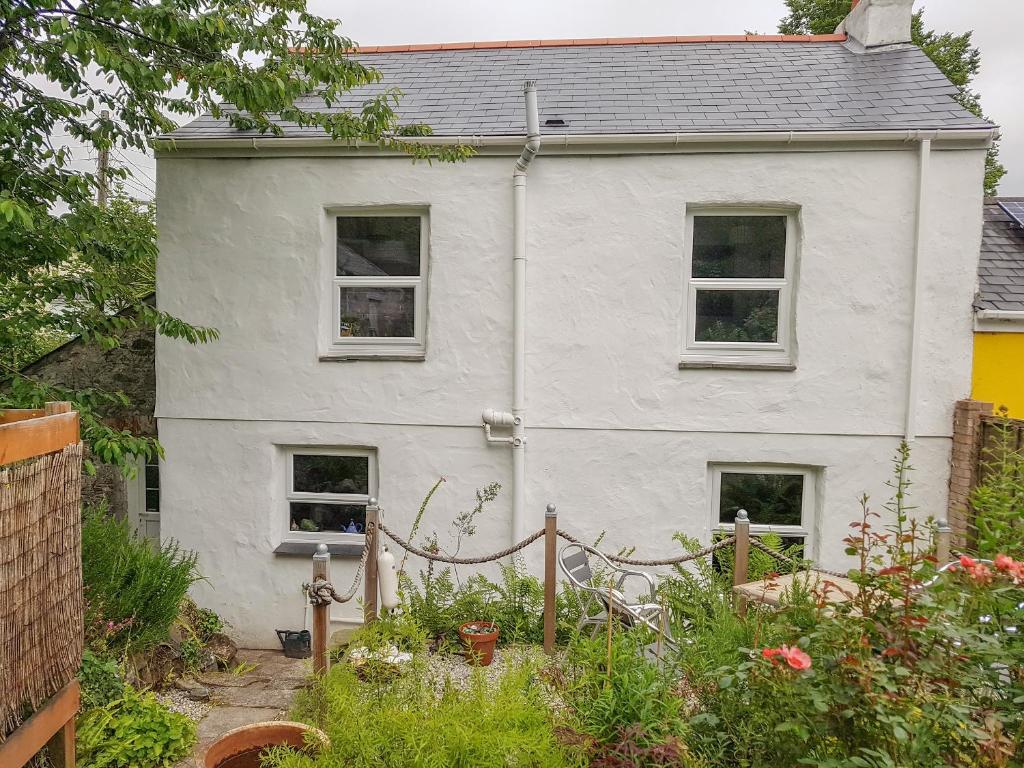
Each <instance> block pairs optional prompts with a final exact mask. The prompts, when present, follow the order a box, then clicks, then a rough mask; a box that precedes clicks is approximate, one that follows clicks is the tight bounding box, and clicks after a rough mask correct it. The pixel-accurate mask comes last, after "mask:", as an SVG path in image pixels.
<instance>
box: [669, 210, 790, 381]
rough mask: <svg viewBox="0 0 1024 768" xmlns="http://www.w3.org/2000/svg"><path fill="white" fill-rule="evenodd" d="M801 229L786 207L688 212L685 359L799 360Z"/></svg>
mask: <svg viewBox="0 0 1024 768" xmlns="http://www.w3.org/2000/svg"><path fill="white" fill-rule="evenodd" d="M794 230H795V226H794V221H793V216H792V215H789V214H786V213H780V212H779V211H749V210H719V211H705V210H700V211H698V212H695V213H691V214H690V215H688V216H687V228H686V232H687V236H686V239H687V245H686V249H687V297H686V329H685V337H686V340H685V345H684V350H683V361H684V363H686V362H687V361H689V362H691V363H698V364H699V363H700V362H706V363H709V364H714V363H720V364H730V363H733V364H737V365H743V364H762V365H767V366H769V367H771V366H777V367H791V365H792V355H791V344H790V339H791V335H792V325H793V318H792V304H793V301H792V295H793V271H794V266H793V262H794V252H795V240H796V238H795V233H794Z"/></svg>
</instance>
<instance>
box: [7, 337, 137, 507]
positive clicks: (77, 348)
mask: <svg viewBox="0 0 1024 768" xmlns="http://www.w3.org/2000/svg"><path fill="white" fill-rule="evenodd" d="M154 347H155V342H154V331H153V330H152V329H146V328H144V329H132V330H129V331H127V332H125V334H124V336H123V338H122V341H121V346H119V347H117V348H115V349H106V350H105V349H101V348H100V347H99V346H97V345H95V344H85V343H83V342H82V341H81V340H80V339H74V340H73V341H70V342H68V343H67V344H64V345H63V346H61V347H58V348H57V349H55V350H54V351H53V352H50V353H49V354H48V355H45V356H44V357H42V358H41V359H39V360H37V361H36V362H35V363H33V364H32V365H30V366H28V367H27V368H26V369H25V373H27V374H29V375H31V376H34V377H37V378H39V379H42V380H43V381H45V382H48V383H50V384H56V385H59V386H62V387H68V388H74V389H86V388H95V389H102V390H106V391H112V392H123V393H124V394H125V395H127V396H128V398H129V401H130V403H129V405H128V406H127V407H125V408H118V409H113V410H111V411H110V412H109V413H108V414H106V415H107V416H108V423H110V424H111V425H113V426H115V427H118V428H121V429H128V430H130V431H132V432H134V433H135V434H139V435H145V436H147V437H156V420H155V419H154V418H153V410H154V406H155V401H156V372H155V358H154ZM104 499H106V501H107V503H108V505H109V507H110V510H111V512H112V513H113V514H114V515H116V516H117V517H119V518H124V517H126V516H127V512H128V498H127V488H126V483H125V478H124V476H123V475H122V474H121V470H120V469H119V468H117V467H114V466H111V465H109V464H97V466H96V474H95V475H87V474H84V473H83V478H82V501H83V503H84V504H85V505H87V506H88V505H91V504H97V503H99V502H101V501H103V500H104Z"/></svg>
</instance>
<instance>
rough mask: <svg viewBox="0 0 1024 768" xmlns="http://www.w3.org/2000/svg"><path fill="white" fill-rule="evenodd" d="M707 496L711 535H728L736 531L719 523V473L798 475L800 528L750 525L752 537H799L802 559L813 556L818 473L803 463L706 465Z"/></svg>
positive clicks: (732, 526)
mask: <svg viewBox="0 0 1024 768" xmlns="http://www.w3.org/2000/svg"><path fill="white" fill-rule="evenodd" d="M708 470H709V472H710V494H709V500H708V501H709V504H708V506H709V507H710V516H711V530H712V532H718V533H725V534H727V535H732V533H733V532H734V531H735V530H736V525H735V524H734V523H724V522H721V521H720V519H719V518H720V515H721V502H722V474H723V473H728V474H740V475H802V476H803V478H804V488H803V496H802V498H801V501H800V525H763V524H761V525H758V524H755V523H754V522H753V521H752V522H751V524H750V534H751V535H752V536H756V535H764V534H766V533H775V534H778V535H779V536H783V537H797V536H799V537H802V538H803V540H804V552H803V556H804V557H806V558H810V557H812V556H813V552H814V548H815V538H816V521H817V498H816V497H817V492H818V488H817V486H818V476H819V472H820V470H819V469H818V468H816V467H811V466H807V465H805V464H801V465H792V464H717V463H716V464H709V465H708Z"/></svg>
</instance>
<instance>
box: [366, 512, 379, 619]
mask: <svg viewBox="0 0 1024 768" xmlns="http://www.w3.org/2000/svg"><path fill="white" fill-rule="evenodd" d="M379 524H380V507H379V506H378V505H377V500H376V499H372V498H371V499H370V503H369V504H367V505H366V528H365V535H366V545H367V546H368V547H369V548H370V550H369V552H367V554H366V575H365V579H366V582H365V586H364V588H363V623H364V624H372V623H373V622H375V621H376V620H377V548H378V546H377V541H378V532H377V526H378V525H379Z"/></svg>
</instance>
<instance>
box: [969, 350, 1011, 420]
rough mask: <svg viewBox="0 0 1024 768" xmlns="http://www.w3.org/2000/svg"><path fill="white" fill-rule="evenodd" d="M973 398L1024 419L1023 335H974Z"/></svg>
mask: <svg viewBox="0 0 1024 768" xmlns="http://www.w3.org/2000/svg"><path fill="white" fill-rule="evenodd" d="M972 390H973V391H972V393H971V396H972V397H973V398H974V399H975V400H982V401H984V402H988V403H994V404H995V407H996V411H997V412H998V410H999V406H1001V405H1005V406H1006V407H1007V408H1009V409H1010V416H1012V417H1014V418H1017V419H1021V418H1024V333H975V334H974V382H973V385H972Z"/></svg>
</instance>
